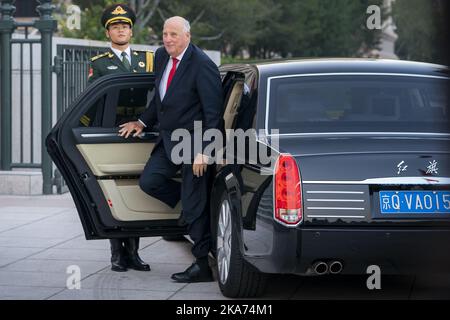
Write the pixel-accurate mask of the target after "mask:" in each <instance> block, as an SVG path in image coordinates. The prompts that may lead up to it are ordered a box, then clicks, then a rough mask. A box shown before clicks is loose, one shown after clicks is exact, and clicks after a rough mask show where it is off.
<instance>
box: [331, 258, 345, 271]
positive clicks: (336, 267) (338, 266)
mask: <svg viewBox="0 0 450 320" xmlns="http://www.w3.org/2000/svg"><path fill="white" fill-rule="evenodd" d="M328 269H329V270H330V273H331V274H338V273H341V272H342V269H344V265H343V264H342V262H340V261H337V260H336V261H332V262H331V263H330V265H329V266H328Z"/></svg>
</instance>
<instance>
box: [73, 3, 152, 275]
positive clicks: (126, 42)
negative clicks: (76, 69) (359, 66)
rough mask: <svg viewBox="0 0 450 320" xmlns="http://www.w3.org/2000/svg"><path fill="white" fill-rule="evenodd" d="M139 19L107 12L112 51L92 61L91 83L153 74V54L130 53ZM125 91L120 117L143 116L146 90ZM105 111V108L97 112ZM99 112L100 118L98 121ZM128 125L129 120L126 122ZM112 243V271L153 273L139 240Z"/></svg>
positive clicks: (119, 10) (120, 9)
mask: <svg viewBox="0 0 450 320" xmlns="http://www.w3.org/2000/svg"><path fill="white" fill-rule="evenodd" d="M135 20H136V15H135V13H134V12H133V10H132V9H131V8H130V7H128V6H127V5H125V4H115V5H112V6H110V7H108V8H106V9H105V11H104V12H103V15H102V18H101V23H102V25H103V26H104V27H105V28H106V36H107V37H108V38H109V39H110V40H111V49H110V50H108V51H107V52H105V53H103V54H100V55H97V56H95V57H93V58H91V65H90V69H89V80H88V82H89V83H92V82H93V81H95V80H96V79H98V78H99V77H102V76H105V75H108V74H116V73H124V72H153V52H152V51H138V50H131V48H130V39H131V37H132V36H133V30H132V27H133V24H134V22H135ZM141 91H142V89H135V90H133V88H131V89H126V90H122V91H121V93H120V96H119V101H118V106H117V115H118V117H124V116H125V119H126V116H127V115H128V116H129V114H127V110H128V111H129V110H132V113H133V115H134V113H137V114H139V113H141V112H142V111H143V110H138V109H141V108H144V109H145V106H146V100H147V94H146V93H147V89H145V90H144V91H143V92H141ZM98 109H101V110H103V108H98ZM98 114H99V113H98V110H97V117H98ZM93 117H96V115H93V116H92V115H91V116H89V115H88V114H86V115H84V116H83V117H82V118H81V119H80V122H81V123H82V124H84V125H86V126H89V125H93V124H94V123H95V119H92V118H93ZM125 121H126V120H125ZM109 241H110V243H111V270H113V271H127V268H132V269H135V270H140V271H150V266H149V265H148V264H146V263H145V262H144V261H142V260H141V258H140V257H139V255H138V249H139V238H120V239H110V240H109Z"/></svg>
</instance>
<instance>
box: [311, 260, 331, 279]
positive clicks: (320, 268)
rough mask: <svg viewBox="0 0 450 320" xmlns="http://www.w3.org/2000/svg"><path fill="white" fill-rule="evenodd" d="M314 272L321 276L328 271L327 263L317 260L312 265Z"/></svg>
mask: <svg viewBox="0 0 450 320" xmlns="http://www.w3.org/2000/svg"><path fill="white" fill-rule="evenodd" d="M312 269H313V270H314V272H315V273H316V274H317V275H319V276H321V275H324V274H327V273H328V265H327V264H326V263H325V262H323V261H317V262H315V263H314V264H313V265H312Z"/></svg>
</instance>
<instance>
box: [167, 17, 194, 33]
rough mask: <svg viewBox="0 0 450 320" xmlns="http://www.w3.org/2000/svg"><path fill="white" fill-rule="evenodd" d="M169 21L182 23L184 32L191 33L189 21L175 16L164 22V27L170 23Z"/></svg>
mask: <svg viewBox="0 0 450 320" xmlns="http://www.w3.org/2000/svg"><path fill="white" fill-rule="evenodd" d="M169 20H178V21H181V22H182V23H183V31H184V32H189V33H190V32H191V24H190V23H189V21H187V20H186V19H185V18H183V17H180V16H175V17H170V18H168V19H166V21H164V25H165V24H166V23H167V22H168V21H169Z"/></svg>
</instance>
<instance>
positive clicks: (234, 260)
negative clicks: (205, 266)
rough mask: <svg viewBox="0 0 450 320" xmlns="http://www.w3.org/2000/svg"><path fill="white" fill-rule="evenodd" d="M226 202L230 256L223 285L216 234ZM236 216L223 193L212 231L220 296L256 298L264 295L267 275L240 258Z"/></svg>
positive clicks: (226, 195) (225, 194)
mask: <svg viewBox="0 0 450 320" xmlns="http://www.w3.org/2000/svg"><path fill="white" fill-rule="evenodd" d="M225 201H228V203H229V204H230V206H229V208H230V210H231V212H230V213H231V214H230V218H231V221H230V226H231V254H230V262H229V271H228V277H226V280H225V282H224V283H222V279H221V275H220V272H221V270H219V259H220V257H219V249H218V247H217V243H218V242H219V241H218V238H217V237H218V232H219V220H220V214H221V208H222V204H223V203H224V202H225ZM235 219H236V214H235V212H234V209H233V207H232V206H231V201H230V199H229V196H228V193H227V192H226V191H224V192H223V193H222V196H221V198H220V202H219V205H218V210H217V211H216V215H215V222H216V223H215V229H214V231H215V232H214V236H215V239H214V245H215V248H214V249H215V253H216V259H217V264H216V271H217V278H218V283H219V287H220V290H221V291H222V294H223V295H224V296H226V297H230V298H249V297H258V296H261V295H263V294H264V291H265V287H266V283H267V281H266V280H267V275H266V274H264V273H261V272H260V271H258V270H256V269H255V268H254V267H253V266H251V265H250V264H249V263H248V262H246V261H245V260H244V258H243V257H242V254H241V251H240V249H239V241H238V232H239V230H237V228H236V227H235V226H236V225H238V224H237V223H236V222H237V221H235Z"/></svg>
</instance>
